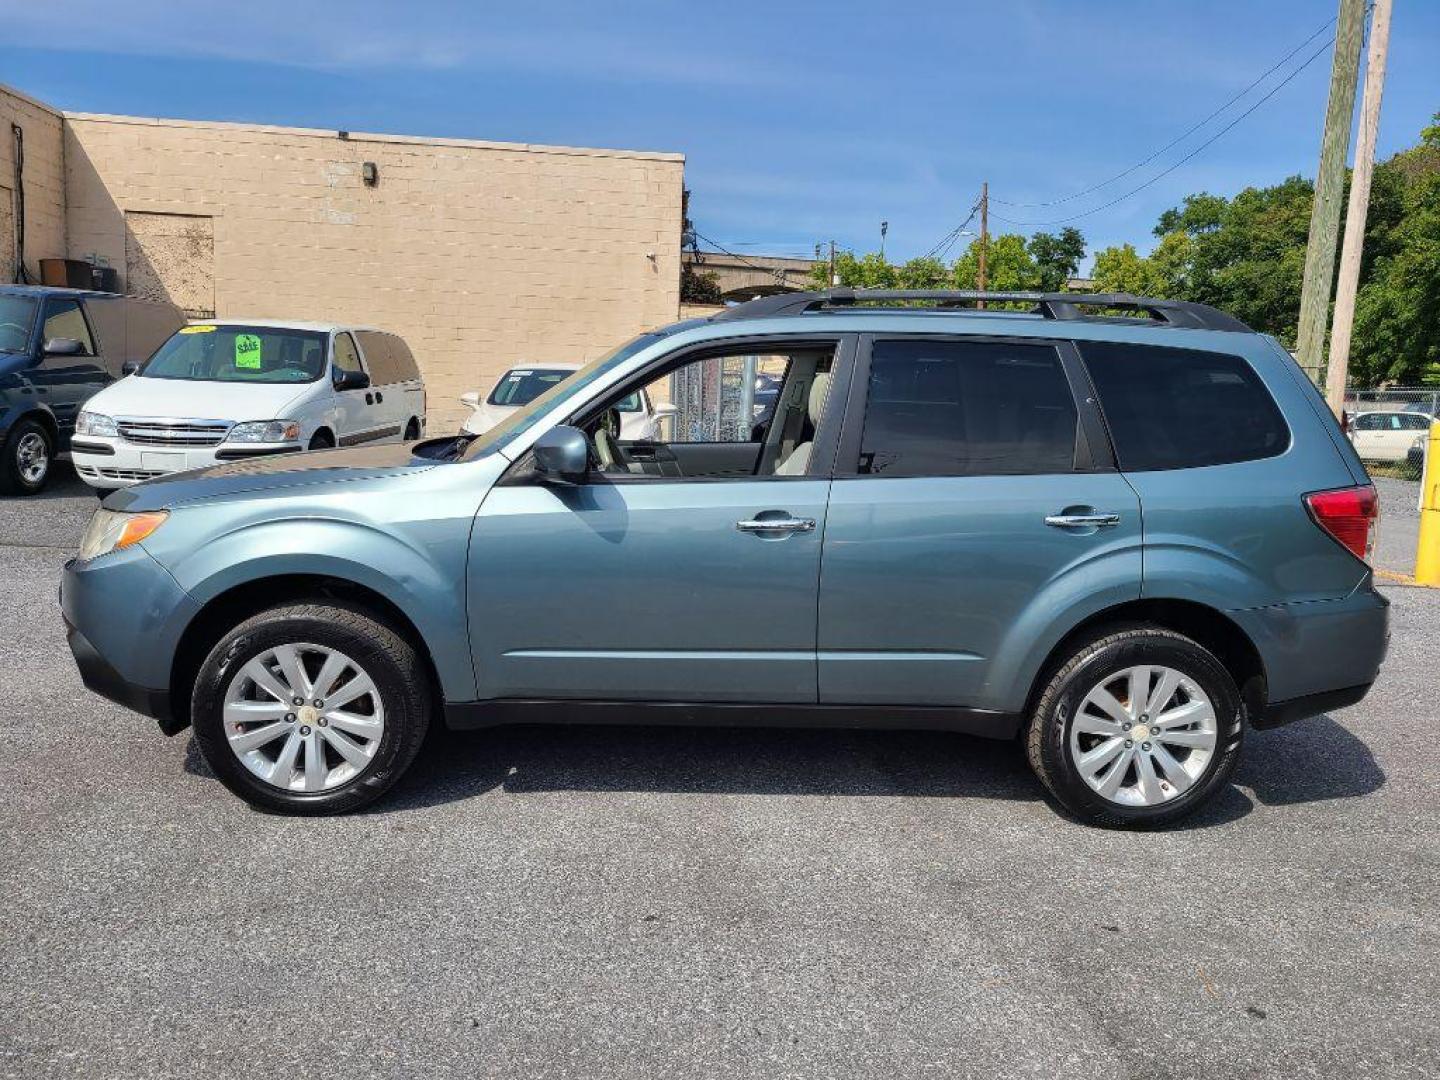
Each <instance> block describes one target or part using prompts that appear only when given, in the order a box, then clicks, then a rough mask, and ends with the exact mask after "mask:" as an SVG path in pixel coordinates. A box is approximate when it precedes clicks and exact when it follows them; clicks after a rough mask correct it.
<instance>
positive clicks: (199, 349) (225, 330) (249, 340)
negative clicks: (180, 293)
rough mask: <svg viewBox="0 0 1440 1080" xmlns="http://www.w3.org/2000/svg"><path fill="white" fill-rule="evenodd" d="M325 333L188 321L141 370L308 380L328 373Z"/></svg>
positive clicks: (151, 375) (198, 377) (206, 378)
mask: <svg viewBox="0 0 1440 1080" xmlns="http://www.w3.org/2000/svg"><path fill="white" fill-rule="evenodd" d="M326 337H327V335H326V334H325V333H324V332H323V331H319V330H288V329H284V328H280V327H274V326H185V327H181V328H180V329H179V330H177V331H176V332H175V335H174V336H173V337H172V338H171V339H170V340H169V341H167V342H165V344H164V345H161V346H160V348H159V350H158V351H157V352H156V353H155V355H154V356H152V357H151V358H150V359H149V360H148V361H147V362H146V364H145V366H144V367H143V368H142V369H141V370H140V374H141V375H143V376H144V377H145V378H147V379H184V380H188V381H192V382H235V383H307V382H314V381H315V380H316V379H318V378H320V376H321V375H323V374H324V373H325V361H326V356H325V349H326V340H325V339H326Z"/></svg>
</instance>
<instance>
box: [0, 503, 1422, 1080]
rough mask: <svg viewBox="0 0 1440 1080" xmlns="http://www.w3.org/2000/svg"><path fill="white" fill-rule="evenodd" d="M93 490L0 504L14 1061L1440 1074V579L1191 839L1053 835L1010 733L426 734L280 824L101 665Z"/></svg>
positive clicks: (0, 769) (1263, 739)
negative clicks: (358, 798)
mask: <svg viewBox="0 0 1440 1080" xmlns="http://www.w3.org/2000/svg"><path fill="white" fill-rule="evenodd" d="M1381 486H1382V494H1383V497H1384V498H1385V521H1386V524H1385V527H1384V529H1385V531H1384V533H1383V537H1384V540H1383V543H1384V547H1383V548H1382V551H1381V562H1382V565H1386V566H1387V567H1389V568H1390V569H1394V570H1400V571H1408V569H1409V566H1408V564H1407V563H1406V560H1407V557H1408V558H1409V559H1413V532H1414V520H1413V518H1414V512H1413V506H1414V492H1415V485H1414V484H1404V483H1402V482H1398V481H1385V482H1382V484H1381ZM1407 503H1408V506H1409V508H1410V510H1409V511H1408V516H1407V511H1406V509H1405V508H1406V505H1407ZM94 505H95V500H94V498H93V497H92V496H91V495H90V494H89V493H88V491H87V490H86V489H84V488H83V487H81V486H80V485H79V484H78V482H76V481H74V480H73V479H67V481H66V482H65V483H63V484H61V485H60V486H59V487H58V488H56V489H54V490H53V491H52V492H51V493H50V494H48V495H46V496H45V497H42V498H38V499H34V500H25V501H15V500H6V501H3V502H0V581H3V587H0V638H3V641H4V642H5V651H4V659H3V661H0V676H3V685H4V696H3V699H0V700H3V709H0V755H3V756H0V895H3V898H4V900H3V903H0V1072H3V1074H4V1075H7V1076H56V1077H61V1076H63V1077H90V1076H107V1077H109V1076H124V1077H141V1076H174V1077H187V1078H188V1077H204V1076H225V1077H236V1076H270V1075H275V1074H283V1073H288V1074H290V1075H295V1076H322V1075H324V1076H344V1077H357V1078H359V1077H397V1076H426V1077H450V1076H455V1077H460V1076H464V1077H476V1076H487V1077H488V1076H504V1077H527V1078H530V1077H546V1078H557V1077H576V1078H586V1080H589V1078H596V1077H632V1076H633V1077H639V1076H645V1077H685V1078H687V1080H689V1078H695V1077H711V1076H713V1077H727V1078H733V1077H750V1076H754V1077H847V1078H849V1077H871V1076H873V1077H887V1078H890V1077H909V1076H927V1077H955V1076H986V1077H998V1076H1045V1077H1050V1076H1084V1077H1087V1078H1104V1077H1177V1078H1179V1077H1260V1076H1275V1077H1289V1078H1293V1077H1347V1076H1365V1077H1420V1076H1435V1075H1440V974H1437V961H1440V765H1437V761H1440V755H1437V753H1436V749H1435V747H1436V731H1437V722H1440V693H1437V690H1440V675H1437V672H1440V590H1423V589H1418V588H1406V587H1399V586H1392V587H1388V592H1389V595H1390V596H1391V598H1392V600H1393V602H1394V609H1393V612H1394V620H1393V628H1394V640H1393V643H1392V649H1391V656H1390V660H1389V662H1388V665H1387V667H1386V668H1385V670H1384V672H1383V675H1382V677H1381V681H1380V682H1379V684H1377V686H1376V688H1375V690H1374V692H1373V693H1372V694H1371V696H1370V697H1369V698H1368V699H1367V700H1366V701H1365V702H1363V703H1362V704H1361V705H1359V706H1356V707H1355V708H1352V709H1348V710H1345V711H1343V712H1340V713H1338V714H1336V715H1335V716H1330V717H1320V718H1316V719H1312V720H1309V721H1305V722H1302V723H1299V724H1296V725H1292V726H1290V727H1287V728H1283V729H1280V730H1277V731H1272V732H1261V733H1256V734H1254V735H1253V736H1252V738H1251V740H1250V743H1249V746H1248V748H1247V751H1246V756H1245V758H1244V760H1243V762H1242V764H1241V766H1240V768H1239V770H1238V772H1237V774H1236V779H1235V783H1234V785H1233V787H1231V788H1230V789H1229V790H1228V791H1227V792H1226V793H1225V794H1224V795H1223V796H1222V797H1221V798H1220V799H1219V800H1218V801H1217V803H1215V804H1214V805H1212V807H1210V808H1209V809H1208V810H1207V811H1206V812H1205V813H1203V814H1202V815H1201V816H1198V817H1196V818H1194V819H1191V820H1190V821H1189V822H1187V823H1186V824H1185V826H1184V827H1183V828H1179V829H1176V830H1173V831H1169V832H1161V833H1154V834H1144V835H1132V834H1124V833H1111V832H1102V831H1098V830H1094V829H1089V828H1085V827H1082V826H1079V825H1077V824H1074V823H1072V822H1070V821H1068V820H1067V819H1065V818H1063V817H1061V816H1060V815H1059V814H1058V813H1057V812H1056V811H1055V810H1053V809H1052V808H1051V807H1050V806H1049V805H1047V804H1046V803H1045V802H1044V801H1043V800H1042V799H1041V797H1040V790H1039V786H1038V784H1037V783H1036V782H1035V781H1034V780H1033V779H1032V778H1031V776H1030V775H1029V773H1028V771H1027V770H1026V768H1025V766H1024V764H1023V761H1022V759H1021V756H1020V754H1019V753H1018V751H1017V750H1016V749H1015V748H1013V747H1011V746H1008V745H997V744H992V743H987V742H983V741H978V740H972V739H967V738H963V737H960V736H948V735H940V734H902V735H897V734H875V733H856V732H817V731H809V732H794V731H790V732H786V731H716V730H656V729H642V728H634V729H630V728H576V729H544V728H515V729H506V730H501V731H495V732H489V733H473V734H468V735H465V736H442V737H441V738H437V739H436V740H434V741H433V742H432V744H431V745H430V746H429V747H428V748H427V750H426V752H425V754H424V756H423V757H422V759H421V761H420V762H419V763H418V765H417V767H416V768H415V769H414V770H413V771H412V773H411V774H410V776H409V777H407V778H406V779H405V780H404V781H402V783H401V785H400V787H399V788H398V789H397V791H396V792H395V793H394V794H393V795H392V796H391V797H390V798H388V799H387V800H385V801H384V802H383V803H382V804H381V805H380V806H379V807H377V808H376V809H375V810H374V811H373V812H371V813H367V814H363V815H359V816H354V817H349V818H340V819H322V820H292V819H286V818H281V817H273V816H267V815H264V814H260V813H256V812H254V811H251V810H249V809H248V808H247V807H246V806H245V805H244V804H242V803H241V802H239V801H238V800H236V799H235V798H233V797H232V796H230V795H229V794H228V793H227V792H226V791H225V790H224V789H223V788H222V787H221V786H220V785H219V784H218V783H217V782H216V781H214V780H213V779H211V777H210V776H209V775H208V773H207V771H206V769H205V767H204V765H203V763H202V761H201V760H200V758H199V755H198V754H197V752H196V750H195V749H194V747H193V746H192V745H191V743H190V739H189V737H188V734H182V735H181V736H179V737H177V738H175V739H165V738H164V737H163V736H161V735H160V734H159V733H158V731H156V729H155V728H154V726H153V724H152V723H151V722H150V721H148V720H145V719H144V718H142V717H139V716H136V715H134V714H131V713H128V712H126V711H125V710H123V709H121V708H119V707H117V706H113V705H110V704H109V703H107V702H105V701H103V700H101V699H100V698H98V697H95V696H93V695H91V694H89V693H87V692H86V691H85V690H84V689H83V688H82V686H81V685H80V680H79V677H78V675H77V674H76V672H75V669H74V666H73V663H72V662H71V659H70V656H69V654H68V652H67V650H66V648H65V644H64V638H63V634H62V631H61V626H60V620H59V615H58V612H57V610H56V604H55V592H56V585H57V582H58V575H59V568H60V565H61V563H62V562H63V561H64V560H65V559H66V558H68V557H69V555H70V554H71V553H72V551H73V549H74V547H75V545H76V542H77V540H78V537H79V532H80V529H81V528H82V526H83V524H84V521H85V519H86V518H87V517H88V515H89V513H90V511H91V510H92V509H93V507H94ZM1407 530H1408V537H1409V539H1408V541H1407V533H1406V531H1407ZM1407 542H1408V543H1409V545H1410V546H1409V548H1408V555H1407V548H1406V544H1407Z"/></svg>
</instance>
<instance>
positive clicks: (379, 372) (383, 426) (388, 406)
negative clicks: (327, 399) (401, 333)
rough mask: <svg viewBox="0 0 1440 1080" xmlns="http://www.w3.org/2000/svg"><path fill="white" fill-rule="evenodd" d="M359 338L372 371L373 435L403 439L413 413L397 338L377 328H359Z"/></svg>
mask: <svg viewBox="0 0 1440 1080" xmlns="http://www.w3.org/2000/svg"><path fill="white" fill-rule="evenodd" d="M355 337H356V338H357V339H358V340H359V342H360V352H361V354H362V355H363V356H364V357H365V366H366V367H367V368H368V369H369V371H370V389H371V391H372V392H373V397H374V404H373V408H372V419H371V424H372V427H371V432H372V438H373V439H375V440H383V441H393V440H395V439H398V438H400V434H401V432H403V431H404V430H405V421H406V420H407V419H408V418H409V416H410V413H409V402H408V401H407V400H406V396H405V383H406V381H407V380H406V379H405V372H404V371H403V370H402V365H401V358H400V355H399V352H398V350H397V349H396V348H395V337H394V335H393V334H383V333H380V332H379V331H377V330H357V331H356V332H355Z"/></svg>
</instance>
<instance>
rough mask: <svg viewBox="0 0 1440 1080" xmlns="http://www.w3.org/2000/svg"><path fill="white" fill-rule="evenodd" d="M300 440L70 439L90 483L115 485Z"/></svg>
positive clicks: (291, 449)
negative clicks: (183, 443) (184, 443)
mask: <svg viewBox="0 0 1440 1080" xmlns="http://www.w3.org/2000/svg"><path fill="white" fill-rule="evenodd" d="M303 449H304V447H303V446H301V445H299V444H298V443H227V442H221V443H218V444H216V445H215V446H205V447H194V446H189V447H177V446H137V445H135V444H134V443H130V442H126V441H125V440H124V439H119V438H101V437H97V436H94V435H82V436H77V437H75V438H74V439H72V440H71V443H70V459H71V461H72V462H73V463H74V465H75V471H76V472H77V473H79V474H80V479H82V480H84V481H85V482H86V483H87V484H89V485H90V486H91V487H97V488H106V489H112V490H113V489H115V488H122V487H127V486H128V485H130V484H138V483H139V482H140V481H142V480H154V479H155V478H156V477H159V476H168V475H170V474H171V473H177V472H186V471H188V470H190V469H204V468H208V467H209V466H211V465H219V464H220V463H221V462H225V461H238V460H244V459H245V458H252V457H268V456H270V455H272V454H296V453H299V452H300V451H301V450H303Z"/></svg>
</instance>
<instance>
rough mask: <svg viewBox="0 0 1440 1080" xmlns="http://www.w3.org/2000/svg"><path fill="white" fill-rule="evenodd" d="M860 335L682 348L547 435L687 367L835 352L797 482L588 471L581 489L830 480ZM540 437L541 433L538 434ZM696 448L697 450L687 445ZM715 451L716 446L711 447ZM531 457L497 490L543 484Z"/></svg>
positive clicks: (749, 339)
mask: <svg viewBox="0 0 1440 1080" xmlns="http://www.w3.org/2000/svg"><path fill="white" fill-rule="evenodd" d="M859 337H860V335H858V334H855V333H845V332H836V333H820V334H814V333H811V334H796V333H790V334H753V335H746V336H744V337H730V338H722V339H715V338H711V339H709V340H706V341H698V342H695V343H694V344H691V345H685V346H681V347H680V348H678V349H675V350H673V351H671V352H668V353H665V354H664V355H662V356H657V357H656V358H655V359H654V360H653V361H651V362H650V363H648V364H646V365H645V366H644V367H643V368H641V369H640V370H639V371H636V372H634V373H633V374H631V375H630V376H629V377H628V378H626V379H624V380H622V381H620V382H618V383H616V384H614V385H613V386H611V387H609V388H608V389H607V390H606V391H605V392H604V393H602V394H599V395H597V396H596V397H593V398H591V399H590V400H589V401H587V402H585V403H584V404H583V405H581V406H580V407H579V408H577V409H575V410H573V411H572V412H570V413H568V414H566V415H565V416H562V417H561V418H560V419H559V420H557V421H556V422H555V423H554V424H551V425H550V426H549V427H547V428H546V429H545V431H551V430H553V429H554V428H556V427H560V426H563V425H567V424H568V425H571V426H574V425H575V424H576V423H577V421H580V420H582V418H585V417H587V416H589V415H590V414H591V413H592V412H593V411H594V409H595V408H596V405H597V403H598V402H599V401H605V400H609V399H611V398H615V399H617V400H618V399H619V398H623V397H625V396H626V395H627V394H630V393H634V392H635V390H637V389H643V388H644V387H645V386H646V385H648V384H649V383H651V382H654V381H655V379H657V378H659V377H660V376H662V375H664V374H665V373H666V371H669V370H674V369H675V368H678V367H683V366H684V365H686V364H689V363H694V362H696V361H698V360H704V359H707V358H710V357H726V356H737V355H748V354H750V353H752V352H753V353H756V354H757V355H758V354H760V353H763V352H764V351H765V350H767V349H769V350H771V351H780V350H785V351H803V350H805V349H807V348H810V349H824V348H827V347H828V348H832V349H834V356H835V358H834V361H833V362H832V364H831V366H830V390H829V393H828V394H827V395H826V398H825V412H824V414H823V415H822V416H821V418H820V423H819V424H817V425H816V427H815V438H814V439H813V440H812V442H811V451H810V460H809V462H808V464H807V465H806V469H805V472H803V473H801V474H799V475H796V476H777V475H775V474H774V473H770V474H767V475H764V476H757V475H755V474H753V473H751V474H747V475H743V476H656V475H653V474H648V473H629V474H627V473H600V472H595V471H593V470H592V471H591V472H590V474H589V475H588V476H587V477H586V479H585V483H584V485H581V486H585V487H589V486H592V485H596V486H599V485H622V484H623V485H628V484H656V483H662V484H677V483H678V484H735V483H742V484H743V483H757V482H765V483H768V482H776V483H793V482H795V481H800V480H828V479H830V478H831V476H832V469H833V466H834V460H835V448H836V446H837V445H838V443H839V439H840V428H841V426H842V424H843V423H844V420H845V414H844V407H843V406H842V405H841V404H840V403H841V402H842V401H847V402H848V398H849V391H850V387H851V385H853V384H852V382H851V372H852V370H853V368H854V361H855V350H856V343H857V341H858V339H859ZM541 434H544V432H541ZM690 445H697V444H690ZM711 445H714V444H711ZM533 463H534V451H533V450H526V451H525V453H523V454H521V455H520V457H519V458H518V459H516V461H515V462H514V463H513V464H512V465H511V466H510V467H509V468H508V469H506V470H505V473H504V474H503V475H502V476H501V478H500V480H499V481H498V482H497V483H498V484H501V485H507V486H508V485H518V484H526V485H529V484H538V483H541V481H540V480H539V479H538V478H537V477H536V475H535V471H534V464H533Z"/></svg>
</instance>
